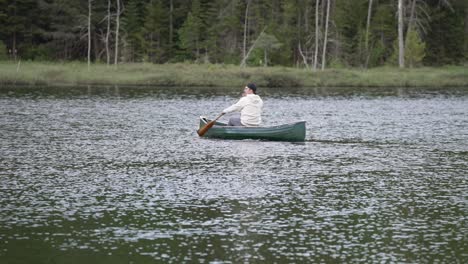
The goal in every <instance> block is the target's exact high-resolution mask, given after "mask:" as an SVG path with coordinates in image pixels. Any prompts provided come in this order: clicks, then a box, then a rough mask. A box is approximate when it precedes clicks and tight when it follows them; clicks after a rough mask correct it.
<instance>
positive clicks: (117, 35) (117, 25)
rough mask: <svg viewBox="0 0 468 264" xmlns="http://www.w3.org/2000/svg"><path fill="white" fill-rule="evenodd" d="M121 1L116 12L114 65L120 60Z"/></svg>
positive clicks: (118, 2) (118, 1)
mask: <svg viewBox="0 0 468 264" xmlns="http://www.w3.org/2000/svg"><path fill="white" fill-rule="evenodd" d="M120 1H123V0H117V12H116V14H115V24H116V26H115V50H114V53H115V54H114V65H116V66H117V63H118V62H119V41H120V39H119V33H120V15H121V10H120Z"/></svg>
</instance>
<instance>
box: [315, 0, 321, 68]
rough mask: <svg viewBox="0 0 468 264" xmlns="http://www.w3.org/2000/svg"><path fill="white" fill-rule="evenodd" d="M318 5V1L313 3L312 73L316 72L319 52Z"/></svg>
mask: <svg viewBox="0 0 468 264" xmlns="http://www.w3.org/2000/svg"><path fill="white" fill-rule="evenodd" d="M319 5H320V0H316V2H315V53H314V67H313V69H314V71H315V70H317V60H318V52H319V37H320V35H319Z"/></svg>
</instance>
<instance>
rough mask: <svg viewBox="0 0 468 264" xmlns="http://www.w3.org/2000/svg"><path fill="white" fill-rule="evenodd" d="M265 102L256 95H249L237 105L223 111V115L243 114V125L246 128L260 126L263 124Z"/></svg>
mask: <svg viewBox="0 0 468 264" xmlns="http://www.w3.org/2000/svg"><path fill="white" fill-rule="evenodd" d="M262 108H263V101H262V99H261V98H260V96H258V95H256V94H248V95H246V96H244V97H242V98H241V99H240V100H239V101H238V102H237V103H235V104H233V105H231V106H230V107H228V108H226V109H224V110H223V113H231V112H241V123H242V124H243V125H244V126H259V125H260V123H261V122H262V117H261V114H262Z"/></svg>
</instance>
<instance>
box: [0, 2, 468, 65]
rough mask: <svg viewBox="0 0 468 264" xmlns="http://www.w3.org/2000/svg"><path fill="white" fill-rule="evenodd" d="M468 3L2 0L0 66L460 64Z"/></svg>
mask: <svg viewBox="0 0 468 264" xmlns="http://www.w3.org/2000/svg"><path fill="white" fill-rule="evenodd" d="M467 2H468V1H466V0H191V1H190V0H166V1H163V0H88V1H87V0H0V60H14V61H17V60H22V61H41V62H42V61H52V62H55V61H58V62H63V61H89V62H90V63H102V64H119V63H128V62H131V63H133V62H151V63H155V64H162V63H177V62H191V63H216V64H233V65H242V66H246V65H248V66H286V67H299V68H308V69H309V68H310V69H324V68H353V67H355V68H372V67H378V66H389V65H395V66H396V65H400V67H418V66H441V65H464V64H466V61H467V58H468V3H467ZM402 63H403V65H402Z"/></svg>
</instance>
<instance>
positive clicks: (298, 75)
mask: <svg viewBox="0 0 468 264" xmlns="http://www.w3.org/2000/svg"><path fill="white" fill-rule="evenodd" d="M247 82H255V83H257V84H258V85H259V86H263V87H296V86H306V87H325V86H335V87H337V86H372V87H388V86H397V87H410V86H419V87H421V86H443V87H446V86H468V70H467V69H466V67H462V66H450V67H441V68H415V69H398V68H391V67H381V68H373V69H369V70H363V69H328V70H325V71H318V72H312V71H310V70H305V69H297V68H287V67H268V68H264V67H249V68H240V67H238V66H235V65H223V64H187V63H176V64H147V63H134V64H132V63H128V64H120V65H118V66H113V65H111V66H109V67H108V66H106V65H105V64H94V65H92V66H91V71H90V72H88V69H87V64H86V63H80V62H67V63H47V62H22V63H21V64H19V65H18V64H17V63H13V62H0V84H33V85H36V84H40V85H80V84H115V85H153V86H241V85H244V84H245V83H247Z"/></svg>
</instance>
